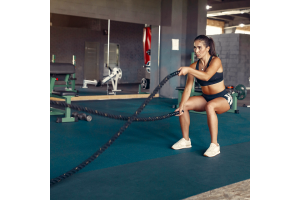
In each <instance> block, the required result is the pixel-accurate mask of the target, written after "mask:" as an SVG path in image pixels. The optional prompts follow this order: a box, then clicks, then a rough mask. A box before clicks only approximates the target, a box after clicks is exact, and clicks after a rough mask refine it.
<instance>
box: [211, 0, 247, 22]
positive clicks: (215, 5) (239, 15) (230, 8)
mask: <svg viewBox="0 0 300 200" xmlns="http://www.w3.org/2000/svg"><path fill="white" fill-rule="evenodd" d="M207 5H208V6H209V7H210V8H209V9H208V10H207V18H208V19H214V20H220V21H224V22H225V26H227V27H231V26H233V27H234V26H238V25H239V24H241V23H242V24H244V25H246V26H248V25H250V0H207Z"/></svg>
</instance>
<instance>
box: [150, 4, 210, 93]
mask: <svg viewBox="0 0 300 200" xmlns="http://www.w3.org/2000/svg"><path fill="white" fill-rule="evenodd" d="M206 5H207V1H206V0H190V1H186V0H162V5H161V16H162V19H161V22H162V23H161V35H160V48H159V47H158V45H157V44H158V38H159V36H158V33H159V28H158V27H154V26H153V29H152V41H151V75H150V76H151V81H150V92H152V91H153V90H154V89H155V87H156V86H157V85H158V83H159V82H160V81H161V80H163V78H165V76H167V75H169V74H170V73H172V72H175V71H177V70H178V69H179V68H180V67H181V66H189V65H190V63H191V61H190V58H191V52H193V42H194V39H195V37H197V35H200V34H205V33H206V32H205V29H206V14H207V10H206ZM172 39H179V50H172ZM158 48H159V49H160V52H159V54H158V53H157V52H155V51H156V49H158ZM157 56H159V57H160V59H159V64H158V60H157ZM185 80H186V76H180V77H178V76H176V77H174V78H172V79H170V80H169V81H168V82H167V83H166V84H165V85H164V87H162V88H161V90H160V91H159V95H160V96H161V97H166V98H178V91H177V90H175V88H176V87H178V86H185V82H186V81H185Z"/></svg>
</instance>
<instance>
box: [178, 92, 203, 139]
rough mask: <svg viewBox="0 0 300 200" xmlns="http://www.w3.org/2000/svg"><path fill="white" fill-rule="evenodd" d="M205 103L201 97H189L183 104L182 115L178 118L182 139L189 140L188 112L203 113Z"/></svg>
mask: <svg viewBox="0 0 300 200" xmlns="http://www.w3.org/2000/svg"><path fill="white" fill-rule="evenodd" d="M206 103H207V101H206V100H205V99H204V97H203V96H193V97H190V98H189V99H188V100H187V102H186V103H185V104H184V107H183V110H184V113H183V114H182V115H180V116H179V121H180V126H181V131H182V136H183V138H184V139H186V140H189V127H190V113H189V110H194V111H199V112H200V111H205V105H206Z"/></svg>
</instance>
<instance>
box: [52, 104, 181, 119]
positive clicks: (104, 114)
mask: <svg viewBox="0 0 300 200" xmlns="http://www.w3.org/2000/svg"><path fill="white" fill-rule="evenodd" d="M50 104H52V105H56V106H60V107H68V108H71V109H75V110H78V111H86V112H88V113H92V114H95V115H100V116H102V117H108V118H112V119H119V120H125V121H127V120H129V118H130V117H129V116H122V115H112V114H109V113H103V112H100V111H98V110H92V109H89V108H87V107H84V106H77V105H71V104H67V103H66V102H59V101H50ZM177 114H179V112H171V113H168V114H166V115H161V116H157V117H137V118H135V119H134V120H133V121H135V122H148V121H156V120H162V119H167V118H169V117H173V116H175V115H177Z"/></svg>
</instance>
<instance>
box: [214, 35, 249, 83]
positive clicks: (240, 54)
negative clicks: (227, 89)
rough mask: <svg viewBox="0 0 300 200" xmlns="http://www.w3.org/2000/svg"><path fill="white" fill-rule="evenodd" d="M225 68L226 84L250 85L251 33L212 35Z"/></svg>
mask: <svg viewBox="0 0 300 200" xmlns="http://www.w3.org/2000/svg"><path fill="white" fill-rule="evenodd" d="M210 37H212V38H213V40H214V42H215V47H216V52H217V54H219V57H220V59H221V61H222V65H223V68H224V83H225V85H233V86H236V85H238V84H243V85H245V86H246V87H250V82H249V77H250V35H247V34H222V35H211V36H210Z"/></svg>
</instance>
